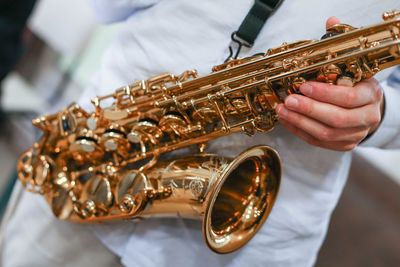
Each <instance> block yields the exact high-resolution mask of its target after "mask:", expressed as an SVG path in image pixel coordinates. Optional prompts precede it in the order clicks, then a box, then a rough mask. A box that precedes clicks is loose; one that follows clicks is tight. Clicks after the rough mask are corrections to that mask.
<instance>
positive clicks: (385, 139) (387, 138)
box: [360, 66, 400, 148]
mask: <svg viewBox="0 0 400 267" xmlns="http://www.w3.org/2000/svg"><path fill="white" fill-rule="evenodd" d="M381 85H382V88H383V90H384V96H385V113H384V116H383V120H382V122H381V125H380V126H379V128H378V129H377V130H376V131H375V132H374V133H373V134H372V135H371V136H370V137H369V138H368V139H367V140H365V142H362V143H361V145H360V146H362V147H381V148H400V66H398V67H396V68H395V70H394V71H393V72H392V74H391V75H390V76H389V77H388V78H387V79H386V80H384V81H383V82H382V83H381Z"/></svg>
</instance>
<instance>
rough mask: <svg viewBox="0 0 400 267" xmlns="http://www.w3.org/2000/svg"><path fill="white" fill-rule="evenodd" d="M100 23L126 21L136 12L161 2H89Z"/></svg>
mask: <svg viewBox="0 0 400 267" xmlns="http://www.w3.org/2000/svg"><path fill="white" fill-rule="evenodd" d="M88 1H89V5H90V6H91V7H92V9H93V10H94V13H95V16H96V18H97V20H98V21H99V22H100V23H105V24H108V23H113V22H118V21H123V20H126V19H127V18H128V17H130V16H131V15H132V14H133V13H134V12H135V11H136V10H138V9H142V8H146V7H149V6H152V5H154V4H156V3H158V2H159V1H160V0H88Z"/></svg>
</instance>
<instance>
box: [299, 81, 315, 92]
mask: <svg viewBox="0 0 400 267" xmlns="http://www.w3.org/2000/svg"><path fill="white" fill-rule="evenodd" d="M300 91H301V92H302V93H303V94H305V95H311V93H312V86H311V85H309V84H308V83H305V84H302V85H301V86H300Z"/></svg>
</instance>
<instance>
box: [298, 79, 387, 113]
mask: <svg viewBox="0 0 400 267" xmlns="http://www.w3.org/2000/svg"><path fill="white" fill-rule="evenodd" d="M300 91H301V92H302V93H303V94H304V95H305V96H307V97H310V98H312V99H314V100H317V101H320V102H324V103H329V104H332V105H336V106H340V107H344V108H355V107H361V106H364V105H368V104H371V103H375V102H376V101H380V99H381V98H382V96H383V91H382V88H381V87H380V85H379V83H378V81H377V80H375V79H373V78H371V79H366V80H363V81H361V82H359V83H357V84H356V86H354V87H352V88H350V87H348V86H340V85H332V84H327V83H320V82H307V83H305V84H303V85H301V86H300Z"/></svg>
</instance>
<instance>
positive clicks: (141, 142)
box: [17, 11, 400, 253]
mask: <svg viewBox="0 0 400 267" xmlns="http://www.w3.org/2000/svg"><path fill="white" fill-rule="evenodd" d="M383 19H384V21H383V22H381V23H379V24H375V25H373V26H369V27H362V28H358V29H356V28H354V27H352V26H349V25H345V24H337V25H333V26H331V27H330V28H329V29H328V30H329V31H328V36H327V37H328V38H323V39H322V40H304V41H298V42H294V43H289V44H287V43H284V44H282V45H281V46H279V47H277V48H273V49H269V50H268V52H267V53H265V54H262V55H256V56H253V57H248V58H243V59H236V60H233V59H232V60H229V61H228V62H226V63H224V64H222V65H219V66H216V67H214V68H213V70H212V72H211V73H210V74H209V75H206V76H204V77H198V75H197V73H196V71H194V70H191V71H185V72H184V73H182V74H181V75H179V76H175V75H173V74H170V73H166V74H162V75H159V76H156V77H152V78H150V79H148V80H141V81H137V82H135V83H133V84H131V85H127V86H125V87H122V88H119V89H117V90H116V91H115V92H114V93H112V94H109V95H106V96H103V97H96V98H94V99H92V103H93V104H94V108H95V111H94V112H93V113H89V112H86V111H85V110H84V109H82V108H81V107H79V106H78V105H77V104H72V105H70V106H69V107H67V108H66V109H64V110H62V111H60V112H59V113H57V114H53V115H47V116H40V117H38V118H36V119H34V120H33V124H34V125H35V126H37V127H38V128H40V129H41V130H43V133H44V134H43V137H42V138H41V140H40V141H39V142H38V143H35V144H34V145H33V147H32V148H31V149H29V150H28V151H27V152H25V153H24V154H23V155H22V156H21V158H20V159H19V162H18V167H17V168H18V176H19V179H20V181H21V182H22V184H23V186H24V187H25V188H26V189H27V190H29V191H31V192H34V193H40V194H43V195H44V197H45V198H46V200H47V201H48V203H49V204H50V206H51V208H52V210H53V212H54V214H55V215H56V216H57V217H58V218H59V219H68V220H71V221H76V222H84V223H85V222H97V221H105V220H113V219H126V220H128V219H129V220H131V219H141V218H146V217H154V216H175V217H176V216H182V217H185V218H201V219H202V220H203V227H202V228H203V234H204V237H205V240H206V243H207V245H208V246H209V247H210V248H211V249H212V250H213V251H215V252H218V253H229V252H232V251H234V250H236V249H238V248H240V247H241V246H243V245H244V244H246V243H247V242H248V241H249V240H250V239H251V238H252V236H253V235H254V234H255V233H256V232H257V231H258V230H259V228H260V227H261V226H262V224H263V223H264V221H265V220H266V219H267V217H268V214H269V213H270V211H271V208H272V206H273V204H274V201H275V199H276V197H277V193H278V189H279V184H280V179H281V164H280V159H279V156H278V154H277V152H276V151H275V150H273V149H272V148H270V147H268V146H256V147H252V148H250V149H248V150H246V151H244V152H242V153H241V154H240V155H239V156H237V157H236V158H235V159H229V158H224V157H219V156H217V155H210V154H206V153H205V149H206V142H207V141H208V140H211V139H215V138H218V137H221V136H224V135H227V134H231V133H236V132H243V133H245V134H248V135H252V134H254V133H255V132H256V131H260V132H268V131H270V130H271V129H272V128H273V127H274V125H275V123H276V122H277V115H276V113H275V111H274V109H275V107H276V106H277V105H278V104H279V103H282V102H283V101H284V98H285V97H286V96H287V95H290V94H296V93H299V87H300V85H301V84H303V83H304V82H306V81H310V80H314V81H321V82H327V83H331V84H335V83H336V81H337V80H338V79H347V80H348V81H350V82H351V83H356V82H359V81H360V80H361V79H365V78H369V77H372V76H373V75H374V74H375V73H377V72H378V71H380V70H382V69H385V68H388V67H391V66H394V65H396V64H400V11H391V12H386V13H384V14H383ZM192 145H197V147H198V151H199V154H198V155H194V156H188V157H185V158H181V159H175V160H170V161H159V160H158V159H159V157H160V156H162V155H164V154H165V153H167V152H170V151H174V150H178V149H180V148H184V147H187V146H192Z"/></svg>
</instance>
